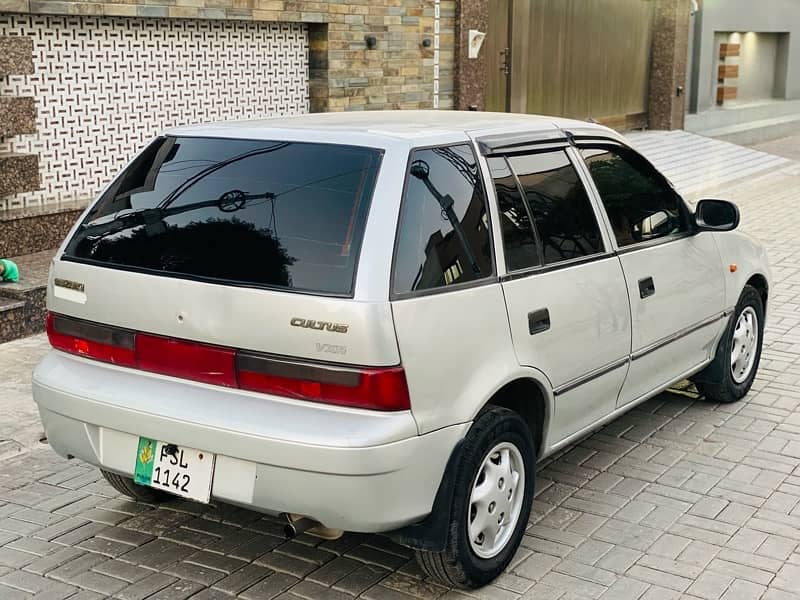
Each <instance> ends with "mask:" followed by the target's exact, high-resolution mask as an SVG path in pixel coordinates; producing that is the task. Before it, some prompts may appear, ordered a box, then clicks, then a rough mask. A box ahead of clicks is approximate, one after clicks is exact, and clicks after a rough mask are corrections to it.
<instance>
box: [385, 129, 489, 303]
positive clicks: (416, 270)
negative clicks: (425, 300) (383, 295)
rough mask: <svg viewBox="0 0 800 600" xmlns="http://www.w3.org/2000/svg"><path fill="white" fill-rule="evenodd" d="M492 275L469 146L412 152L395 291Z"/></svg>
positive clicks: (480, 193)
mask: <svg viewBox="0 0 800 600" xmlns="http://www.w3.org/2000/svg"><path fill="white" fill-rule="evenodd" d="M491 273H492V252H491V242H490V237H489V218H488V215H487V213H486V201H485V198H484V193H483V186H482V185H481V181H480V173H479V170H478V165H477V162H476V160H475V155H474V154H473V152H472V148H471V147H470V146H469V145H467V144H464V145H458V146H448V147H442V148H431V149H426V150H416V151H414V152H413V153H412V155H411V161H410V166H409V172H408V175H407V176H406V184H405V197H404V198H403V206H402V209H401V213H400V227H399V229H398V239H397V249H396V256H395V265H394V283H393V290H394V292H395V293H398V294H402V293H408V292H412V291H417V290H427V289H432V288H438V287H442V286H447V285H452V284H458V283H466V282H469V281H475V280H476V279H480V278H482V277H486V276H488V275H490V274H491Z"/></svg>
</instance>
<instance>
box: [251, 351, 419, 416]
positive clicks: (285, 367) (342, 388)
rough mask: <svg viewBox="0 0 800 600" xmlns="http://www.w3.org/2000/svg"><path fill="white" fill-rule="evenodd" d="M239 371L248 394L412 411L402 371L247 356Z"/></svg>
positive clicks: (404, 375) (395, 368) (391, 368)
mask: <svg viewBox="0 0 800 600" xmlns="http://www.w3.org/2000/svg"><path fill="white" fill-rule="evenodd" d="M238 367H239V387H241V388H242V389H245V390H252V391H254V392H263V393H266V394H275V395H277V396H288V397H289V398H297V399H299V400H311V401H313V402H325V403H327V404H337V405H339V406H351V407H354V408H369V409H372V410H408V409H409V408H411V401H410V399H409V394H408V384H407V383H406V374H405V371H403V369H402V368H401V367H387V368H378V369H373V368H362V369H351V368H340V367H333V366H330V367H328V366H324V367H323V366H318V365H311V364H304V363H297V362H292V361H282V360H277V359H273V358H269V357H264V356H259V355H254V354H249V353H245V352H242V353H240V354H239V359H238Z"/></svg>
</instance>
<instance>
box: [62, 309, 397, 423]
mask: <svg viewBox="0 0 800 600" xmlns="http://www.w3.org/2000/svg"><path fill="white" fill-rule="evenodd" d="M47 335H48V338H49V339H50V344H51V345H52V346H53V348H56V349H57V350H63V351H64V352H69V353H71V354H78V355H81V356H85V357H87V358H92V359H95V360H101V361H104V362H109V363H113V364H116V365H120V366H125V367H132V368H137V369H141V370H143V371H150V372H153V373H159V374H162V375H169V376H172V377H180V378H184V379H191V380H193V381H200V382H203V383H210V384H213V385H222V386H227V387H238V388H241V389H244V390H249V391H254V392H262V393H267V394H273V395H276V396H285V397H288V398H296V399H298V400H309V401H312V402H323V403H326V404H336V405H339V406H349V407H353V408H367V409H371V410H384V411H394V410H408V409H410V408H411V401H410V397H409V392H408V384H407V382H406V375H405V371H404V370H403V368H402V367H383V368H371V367H369V368H367V367H364V368H351V367H339V366H333V365H318V364H313V363H307V362H296V361H291V360H284V359H277V358H273V357H269V356H264V355H260V354H256V353H253V352H245V351H240V350H235V349H233V348H222V347H219V346H212V345H209V344H201V343H197V342H191V341H187V340H179V339H175V338H167V337H162V336H156V335H150V334H146V333H138V332H133V331H128V330H122V329H118V328H115V327H108V326H105V325H98V324H96V323H91V322H88V321H81V320H78V319H73V318H70V317H63V316H61V315H57V314H53V313H50V314H48V316H47Z"/></svg>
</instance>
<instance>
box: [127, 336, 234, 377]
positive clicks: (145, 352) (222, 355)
mask: <svg viewBox="0 0 800 600" xmlns="http://www.w3.org/2000/svg"><path fill="white" fill-rule="evenodd" d="M136 363H137V367H138V368H140V369H142V370H143V371H152V372H153V373H161V374H162V375H171V376H173V377H182V378H184V379H193V380H194V381H202V382H203V383H211V384H214V385H224V386H227V387H236V351H235V350H231V349H228V348H219V347H217V346H209V345H206V344H198V343H196V342H186V341H184V340H176V339H174V338H165V337H160V336H156V335H147V334H144V333H137V334H136Z"/></svg>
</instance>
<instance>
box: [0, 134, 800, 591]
mask: <svg viewBox="0 0 800 600" xmlns="http://www.w3.org/2000/svg"><path fill="white" fill-rule="evenodd" d="M648 135H649V134H648ZM645 141H646V140H645V139H642V140H641V142H642V144H644V142H645ZM689 141H690V142H692V140H691V139H689ZM650 142H652V140H650ZM692 143H693V142H692ZM679 154H680V152H678V155H679ZM710 158H713V157H710ZM702 159H703V156H700V157H699V158H697V159H696V160H702ZM665 160H666V158H665ZM767 162H768V161H767ZM665 168H668V167H665ZM675 175H678V176H680V173H675ZM733 176H735V173H731V174H727V175H725V177H722V178H721V179H720V178H717V182H718V183H717V185H718V186H721V187H719V188H718V189H717V191H716V195H721V196H725V197H728V198H731V199H733V200H735V201H737V202H738V203H739V205H740V206H741V208H742V213H743V221H742V229H744V230H747V231H750V232H751V233H754V234H755V235H757V236H759V237H760V238H761V239H763V240H764V241H765V242H766V244H767V245H768V247H769V254H770V257H771V260H772V263H773V269H774V276H775V282H776V285H775V287H774V289H773V290H772V294H771V306H770V311H769V322H768V327H767V332H766V336H765V346H764V352H763V357H762V366H761V371H760V374H759V377H758V379H757V380H756V383H755V385H754V387H753V391H752V392H751V393H750V394H749V395H748V397H747V399H746V400H745V401H743V402H740V403H738V404H735V405H724V406H719V405H714V404H709V403H706V402H703V401H701V400H698V399H697V398H696V396H695V395H694V394H692V393H691V391H690V390H685V391H680V390H677V391H674V392H669V393H665V394H662V395H660V396H659V397H657V398H656V399H654V400H652V401H650V402H647V403H646V404H644V405H642V406H640V407H638V408H637V409H635V410H633V411H631V412H630V413H628V414H626V415H625V416H623V417H621V418H619V419H617V420H616V421H614V422H612V423H611V424H610V425H608V426H607V427H605V428H604V429H602V430H601V431H599V432H597V433H595V434H594V435H592V436H591V437H589V438H587V439H585V440H584V441H582V442H580V443H579V444H577V445H575V446H573V447H572V448H570V449H568V450H567V451H565V452H564V453H562V454H561V455H559V456H558V457H556V458H554V459H553V460H550V461H549V462H548V463H547V464H546V465H544V466H543V469H542V471H541V474H540V477H539V482H538V493H537V496H536V500H535V503H534V513H533V515H532V517H531V522H530V527H529V529H528V531H527V534H526V535H525V537H524V541H523V543H522V548H521V549H520V551H519V553H518V554H517V556H516V558H515V560H514V562H513V564H512V566H511V567H510V568H509V570H508V572H507V573H506V574H504V575H503V576H502V577H500V578H499V579H498V580H497V582H496V583H495V584H493V585H491V586H488V587H486V588H483V589H482V590H478V591H475V592H471V593H470V594H469V595H467V594H464V593H463V592H456V591H451V590H447V589H445V588H443V587H440V586H438V585H436V584H433V583H431V582H428V581H426V580H424V579H423V578H422V576H421V574H420V571H419V570H418V569H417V567H416V565H415V563H414V561H413V559H412V556H411V553H410V552H409V551H408V550H406V549H405V548H403V547H401V546H397V545H395V544H393V543H391V542H389V541H387V540H386V539H384V538H382V537H379V536H363V535H345V536H344V537H343V538H342V539H340V540H337V541H333V542H323V541H321V540H319V539H317V538H314V537H312V536H309V535H303V536H300V537H299V538H297V539H296V540H294V541H290V542H285V541H284V540H283V538H282V537H281V529H280V525H279V523H278V522H277V521H276V520H274V519H271V518H266V517H263V516H261V515H258V514H256V513H253V512H249V511H246V510H242V509H238V508H234V507H230V506H218V507H204V506H199V505H193V504H190V503H186V502H183V501H177V500H176V501H173V502H171V503H168V504H165V505H162V506H160V507H155V506H149V505H145V504H137V503H133V502H130V501H128V500H125V499H123V498H121V497H119V496H118V495H117V494H116V493H115V492H114V491H113V490H112V489H111V488H110V487H109V486H108V485H106V484H105V483H104V482H103V481H102V480H100V479H99V478H98V473H97V471H95V470H93V469H91V468H88V467H86V466H84V465H82V464H80V463H78V462H76V461H66V460H63V459H61V458H58V457H57V456H55V455H54V454H53V453H52V452H51V451H50V450H49V449H47V448H45V447H42V448H38V449H34V450H32V451H29V452H28V453H26V454H22V455H19V456H17V457H14V458H10V459H6V460H4V461H0V599H2V600H14V599H16V598H28V597H35V598H49V599H63V598H71V599H72V600H84V599H90V598H102V597H108V596H113V597H114V598H119V599H125V600H134V599H143V598H175V599H179V598H187V597H193V598H197V599H201V598H206V599H211V598H231V597H232V596H235V595H238V596H239V597H240V598H245V599H262V598H273V597H276V596H277V597H280V598H282V599H284V600H286V599H293V600H297V598H310V599H317V598H319V599H327V598H329V599H334V600H338V599H342V600H346V599H348V598H352V597H354V596H361V597H363V598H370V599H388V600H392V599H395V598H403V599H407V598H414V597H416V598H440V597H443V598H449V599H455V598H467V597H468V596H470V597H476V598H498V599H503V598H509V599H511V598H520V597H521V598H536V599H537V600H558V599H563V600H567V599H573V598H600V597H602V598H604V599H646V600H656V599H662V598H664V599H668V598H679V597H684V598H705V599H715V598H725V599H726V600H728V599H741V600H745V599H750V598H754V599H755V598H764V599H767V600H784V599H786V600H788V599H796V598H800V552H798V551H797V550H798V543H800V413H798V412H797V410H796V409H797V407H798V405H800V387H799V386H798V381H800V361H799V360H798V359H799V358H800V329H797V328H796V326H797V325H798V323H799V322H800V240H799V239H798V230H800V215H799V214H798V207H799V206H800V204H799V203H798V199H797V196H798V194H799V193H800V165H798V164H796V163H791V162H780V161H778V162H776V163H775V164H773V165H771V166H770V167H769V168H766V167H765V168H763V169H757V170H756V171H754V172H752V173H751V174H750V176H749V179H747V180H746V181H744V182H740V183H735V184H730V183H726V178H727V179H730V178H731V177H733ZM696 180H697V179H696V177H695V178H693V183H692V185H694V183H695V182H696ZM693 189H695V190H696V189H699V188H693ZM29 343H34V342H29ZM38 344H39V348H41V347H42V346H43V345H44V343H43V342H42V341H39V342H38ZM34 345H35V343H34ZM9 348H11V347H10V346H6V347H2V348H0V361H2V360H3V356H5V357H7V356H8V354H7V352H8V349H9ZM29 352H30V354H29V355H30V356H31V357H32V356H33V355H35V354H36V350H35V348H34V349H29ZM6 360H7V358H6ZM20 389H22V388H20ZM29 409H30V407H28V410H29ZM20 410H23V412H24V410H25V409H24V407H23V408H22V409H20ZM22 437H25V436H24V435H22ZM29 437H30V436H27V437H25V439H28V438H29ZM21 445H25V444H21Z"/></svg>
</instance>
